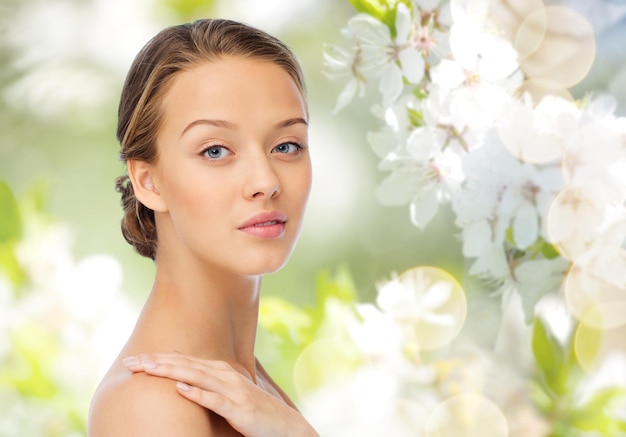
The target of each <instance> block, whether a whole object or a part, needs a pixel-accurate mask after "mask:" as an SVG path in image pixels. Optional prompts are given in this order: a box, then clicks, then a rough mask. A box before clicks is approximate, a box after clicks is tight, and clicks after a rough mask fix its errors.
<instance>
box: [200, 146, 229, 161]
mask: <svg viewBox="0 0 626 437" xmlns="http://www.w3.org/2000/svg"><path fill="white" fill-rule="evenodd" d="M202 155H204V156H206V157H207V158H211V159H220V158H225V157H227V156H228V155H232V152H231V151H230V150H228V149H227V148H226V147H224V146H211V147H208V148H206V149H204V150H203V151H202Z"/></svg>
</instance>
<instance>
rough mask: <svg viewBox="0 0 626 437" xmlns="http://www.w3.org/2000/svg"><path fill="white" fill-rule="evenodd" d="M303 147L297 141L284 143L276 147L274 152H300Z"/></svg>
mask: <svg viewBox="0 0 626 437" xmlns="http://www.w3.org/2000/svg"><path fill="white" fill-rule="evenodd" d="M302 149H303V147H302V146H301V145H300V144H297V143H282V144H279V145H278V146H276V147H274V149H273V150H272V152H276V153H298V152H299V151H300V150H302Z"/></svg>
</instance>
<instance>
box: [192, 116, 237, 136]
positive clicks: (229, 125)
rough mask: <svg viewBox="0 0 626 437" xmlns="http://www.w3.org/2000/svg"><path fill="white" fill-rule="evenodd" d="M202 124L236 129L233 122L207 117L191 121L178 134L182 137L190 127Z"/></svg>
mask: <svg viewBox="0 0 626 437" xmlns="http://www.w3.org/2000/svg"><path fill="white" fill-rule="evenodd" d="M202 124H208V125H211V126H217V127H222V128H225V129H236V128H237V125H235V124H234V123H231V122H230V121H226V120H215V119H208V118H200V119H198V120H194V121H192V122H191V123H189V124H188V125H187V126H185V128H184V129H183V131H182V132H181V133H180V136H181V137H182V136H183V135H184V134H185V132H187V131H188V130H189V129H191V128H192V127H194V126H198V125H202Z"/></svg>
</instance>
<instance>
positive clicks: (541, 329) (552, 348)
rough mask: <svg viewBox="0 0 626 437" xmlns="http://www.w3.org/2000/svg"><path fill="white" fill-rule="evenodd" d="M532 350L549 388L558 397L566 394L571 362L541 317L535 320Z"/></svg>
mask: <svg viewBox="0 0 626 437" xmlns="http://www.w3.org/2000/svg"><path fill="white" fill-rule="evenodd" d="M532 349H533V355H534V356H535V360H536V361H537V364H538V366H539V369H540V370H541V372H542V375H543V380H544V382H545V384H546V385H547V387H548V388H549V389H550V390H551V391H552V392H554V393H555V394H556V395H559V396H562V395H564V394H566V393H567V378H568V373H569V372H568V365H569V364H570V362H571V360H570V359H569V356H568V357H567V358H568V359H566V353H565V351H564V350H563V348H562V347H561V345H560V344H559V342H558V341H557V340H556V339H555V338H554V337H553V336H552V335H551V334H550V333H549V332H548V330H547V329H546V327H545V326H544V324H543V322H542V321H541V318H539V317H537V318H536V319H535V323H534V327H533V337H532Z"/></svg>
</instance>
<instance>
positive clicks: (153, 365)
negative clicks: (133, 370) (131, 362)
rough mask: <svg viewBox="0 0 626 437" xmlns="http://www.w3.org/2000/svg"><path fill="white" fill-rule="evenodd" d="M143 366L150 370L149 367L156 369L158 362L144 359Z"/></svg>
mask: <svg viewBox="0 0 626 437" xmlns="http://www.w3.org/2000/svg"><path fill="white" fill-rule="evenodd" d="M141 366H142V367H143V368H144V369H146V370H148V369H156V368H157V363H155V362H153V361H142V362H141Z"/></svg>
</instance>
